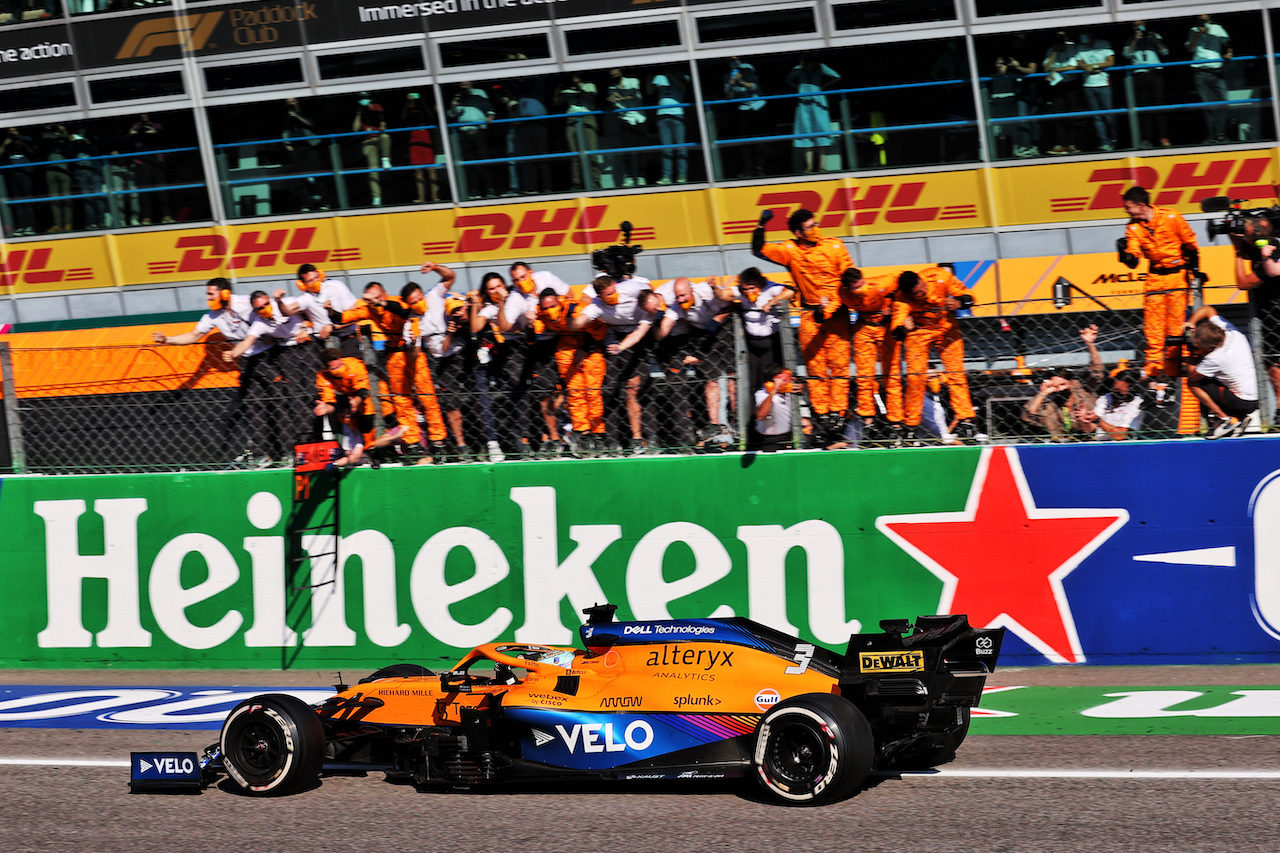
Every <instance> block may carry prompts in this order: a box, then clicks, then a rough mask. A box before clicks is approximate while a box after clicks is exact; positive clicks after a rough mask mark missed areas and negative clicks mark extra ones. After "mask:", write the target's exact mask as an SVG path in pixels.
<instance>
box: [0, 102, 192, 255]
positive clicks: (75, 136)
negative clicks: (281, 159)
mask: <svg viewBox="0 0 1280 853" xmlns="http://www.w3.org/2000/svg"><path fill="white" fill-rule="evenodd" d="M196 144H197V143H196V132H195V121H194V117H193V116H192V114H191V113H190V112H188V111H168V112H159V113H138V114H134V115H127V116H119V117H115V118H106V119H92V120H80V119H77V120H75V121H68V122H46V123H43V124H35V125H27V126H21V127H10V128H8V129H7V130H6V132H5V138H4V140H3V144H2V145H0V179H2V180H3V182H4V188H5V194H4V205H3V207H2V208H0V217H3V224H4V228H5V232H6V233H7V234H8V235H9V236H10V237H24V236H29V235H34V234H56V233H60V232H67V231H92V230H96V229H100V228H129V227H135V226H146V225H160V224H165V223H169V222H191V221H201V220H207V219H209V216H210V210H209V203H208V198H209V195H208V189H207V187H206V182H205V179H204V170H203V167H202V165H201V161H200V156H199V150H198V149H197V147H196ZM28 199H31V200H30V201H28Z"/></svg>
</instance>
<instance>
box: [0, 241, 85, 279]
mask: <svg viewBox="0 0 1280 853" xmlns="http://www.w3.org/2000/svg"><path fill="white" fill-rule="evenodd" d="M52 256H53V249H52V248H48V247H42V248H38V249H11V250H10V251H9V252H7V253H6V254H5V255H4V259H3V260H0V288H5V287H14V286H17V285H20V284H30V285H42V284H59V283H62V282H70V281H91V280H92V279H93V267H71V268H59V267H56V266H52V265H51V264H50V258H51V257H52Z"/></svg>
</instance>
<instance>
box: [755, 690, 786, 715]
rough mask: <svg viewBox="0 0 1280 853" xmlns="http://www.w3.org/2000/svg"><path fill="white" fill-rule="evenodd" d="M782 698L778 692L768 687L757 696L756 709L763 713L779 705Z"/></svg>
mask: <svg viewBox="0 0 1280 853" xmlns="http://www.w3.org/2000/svg"><path fill="white" fill-rule="evenodd" d="M781 698H782V697H781V696H779V695H778V691H776V690H774V689H773V688H772V687H766V688H765V689H764V690H761V691H760V692H759V693H757V694H756V707H757V708H759V709H760V710H761V711H767V710H769V709H770V708H772V707H773V706H774V705H776V704H778V700H779V699H781Z"/></svg>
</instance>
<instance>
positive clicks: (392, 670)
mask: <svg viewBox="0 0 1280 853" xmlns="http://www.w3.org/2000/svg"><path fill="white" fill-rule="evenodd" d="M433 675H435V673H434V672H432V671H431V670H429V669H427V668H426V667H425V666H422V665H421V664H416V663H393V664H392V665H391V666H384V667H383V668H382V669H380V670H378V671H377V672H375V673H373V674H372V675H367V676H365V677H364V678H362V679H360V680H359V681H358V682H356V683H357V684H368V683H369V682H370V681H377V680H378V679H379V678H420V677H427V678H429V677H431V676H433Z"/></svg>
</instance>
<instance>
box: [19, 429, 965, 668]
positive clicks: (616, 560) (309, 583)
mask: <svg viewBox="0 0 1280 853" xmlns="http://www.w3.org/2000/svg"><path fill="white" fill-rule="evenodd" d="M979 458H980V457H979V451H978V450H977V449H972V450H962V449H947V450H943V451H938V452H931V451H923V452H915V453H890V452H885V453H863V454H818V455H815V454H778V455H770V456H762V457H754V456H737V455H733V456H722V457H717V456H708V457H700V458H687V457H686V458H672V459H661V458H658V459H648V460H594V461H578V462H571V463H565V462H534V463H521V464H510V465H494V466H476V465H471V466H436V467H419V468H384V469H382V470H379V471H373V470H370V469H359V470H355V471H352V472H350V473H348V474H346V475H345V476H344V477H343V478H342V479H341V482H340V486H339V487H338V490H337V494H336V500H335V499H334V498H335V495H334V494H333V493H332V491H331V490H330V489H331V486H332V484H333V482H334V480H333V479H332V475H322V479H317V480H316V481H315V482H314V483H313V490H312V492H311V494H310V495H309V497H306V499H304V500H298V501H295V499H294V498H295V494H294V488H295V480H294V478H293V475H292V473H291V472H285V471H263V472H225V473H197V474H166V475H133V476H91V477H12V478H6V479H5V480H4V481H3V483H2V484H0V529H3V531H4V533H5V539H6V541H7V555H6V559H5V560H4V561H3V564H2V565H0V589H3V590H4V594H5V599H6V605H5V607H6V614H7V622H8V625H7V630H6V637H7V639H8V641H7V642H6V643H5V645H4V646H3V650H2V651H0V666H7V667H15V666H36V667H79V666H102V665H115V666H134V667H261V668H294V667H338V666H342V667H346V666H356V667H359V666H366V667H376V666H379V665H382V664H384V663H387V662H393V661H402V660H411V661H419V662H422V663H424V664H425V665H427V666H431V667H438V666H441V665H445V664H447V663H450V662H452V661H453V660H456V659H457V657H458V656H460V654H461V653H462V651H463V650H465V649H468V648H470V647H471V646H473V645H476V644H479V643H484V642H491V641H498V640H516V641H522V642H541V643H550V644H564V645H572V644H574V643H575V641H576V627H577V626H578V625H579V624H580V621H581V616H580V611H581V609H582V608H584V607H587V606H589V605H592V604H596V603H598V602H602V601H611V602H614V603H616V604H618V605H619V615H620V617H625V618H634V619H664V618H695V617H707V616H728V615H738V616H747V617H750V618H753V619H756V620H758V621H761V622H764V623H766V624H770V625H772V626H774V627H777V628H780V629H782V630H784V631H788V632H791V633H795V634H798V635H799V636H800V637H802V638H804V639H806V640H810V641H816V642H818V643H821V644H824V645H827V646H829V647H832V648H835V649H838V650H841V651H843V647H844V645H845V643H847V642H848V637H849V635H850V634H851V633H855V632H857V631H859V630H863V629H865V630H876V626H877V624H878V621H879V620H880V619H882V618H886V617H902V616H909V617H910V616H915V615H917V614H920V613H931V612H934V611H935V609H936V608H937V606H938V602H939V596H940V591H941V588H942V582H941V580H940V579H939V578H938V577H936V576H935V575H934V574H932V573H930V572H929V571H928V570H926V569H925V568H924V567H923V566H922V565H921V563H919V562H917V560H915V559H913V558H912V557H911V556H910V555H909V554H908V553H906V552H905V551H904V550H903V549H902V548H900V547H899V546H898V545H896V544H894V542H893V541H891V540H890V539H889V538H887V537H886V536H885V535H883V533H881V532H880V531H879V530H877V528H876V520H877V518H879V517H880V516H884V515H892V514H896V513H928V512H946V511H954V510H956V509H959V508H962V507H963V506H964V505H965V501H966V496H967V494H968V492H969V488H970V484H971V481H972V480H973V477H974V469H975V467H976V466H977V465H978V462H979ZM335 511H336V515H335ZM303 528H311V529H309V530H303ZM334 529H336V530H338V531H339V532H340V538H339V539H338V544H337V548H336V551H337V553H338V555H339V562H338V564H337V565H336V567H335V564H334V561H333V557H332V556H331V554H332V552H333V551H334V550H335V548H334V547H333V541H334V540H333V538H332V536H331V533H332V532H333V530H334Z"/></svg>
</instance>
